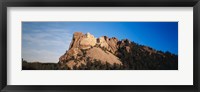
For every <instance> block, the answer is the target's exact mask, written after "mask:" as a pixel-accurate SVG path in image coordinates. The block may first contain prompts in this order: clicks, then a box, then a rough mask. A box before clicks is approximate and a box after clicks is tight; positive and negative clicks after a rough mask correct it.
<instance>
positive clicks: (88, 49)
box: [58, 32, 178, 70]
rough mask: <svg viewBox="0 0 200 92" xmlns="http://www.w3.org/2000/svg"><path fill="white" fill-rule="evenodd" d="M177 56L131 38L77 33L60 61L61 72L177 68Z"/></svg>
mask: <svg viewBox="0 0 200 92" xmlns="http://www.w3.org/2000/svg"><path fill="white" fill-rule="evenodd" d="M177 61H178V56H177V55H174V54H171V53H169V52H167V53H164V52H162V51H157V50H155V49H153V48H150V47H148V46H144V45H138V44H137V43H134V42H131V41H129V40H128V39H124V40H118V39H117V38H115V37H112V38H109V37H107V36H102V37H99V38H95V37H94V36H93V35H92V34H90V33H86V34H83V33H81V32H75V33H74V34H73V39H72V42H71V44H70V47H69V49H68V51H66V53H64V54H63V55H62V56H61V57H60V58H59V63H58V64H59V67H60V69H65V68H67V69H89V70H95V69H126V70H127V69H136V70H142V69H147V70H148V69H153V70H155V69H177V66H178V62H177Z"/></svg>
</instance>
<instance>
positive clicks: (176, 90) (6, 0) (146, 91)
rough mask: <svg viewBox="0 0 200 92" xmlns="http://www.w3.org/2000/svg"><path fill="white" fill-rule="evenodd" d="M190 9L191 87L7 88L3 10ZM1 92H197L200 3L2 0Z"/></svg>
mask: <svg viewBox="0 0 200 92" xmlns="http://www.w3.org/2000/svg"><path fill="white" fill-rule="evenodd" d="M69 6H70V7H105V6H106V7H193V29H194V30H193V43H194V45H193V46H194V47H193V48H194V50H193V53H194V56H193V57H194V60H193V61H194V68H193V71H194V75H193V76H194V78H193V83H194V85H184V86H181V85H133V86H131V85H118V86H116V85H109V86H108V85H87V86H84V85H77V86H73V85H67V86H60V85H53V86H48V85H43V86H39V85H20V86H19V85H7V7H69ZM0 16H1V17H0V28H1V29H0V39H1V40H0V44H1V45H0V74H1V75H0V90H1V92H35V91H37V92H49V91H50V92H54V91H55V92H59V91H60V92H62V91H68V92H70V91H71V92H84V91H85V92H86V91H87V92H88V91H91V92H93V91H97V92H100V91H103V92H110V91H111V92H112V91H113V92H114V91H115V92H160V91H162V92H200V86H199V83H200V79H199V78H200V73H199V71H200V70H199V69H200V68H199V67H200V65H199V57H198V55H199V52H200V50H199V46H200V45H199V43H200V42H199V40H198V39H200V38H199V36H200V32H199V31H200V17H199V16H200V0H95V1H94V0H2V1H0Z"/></svg>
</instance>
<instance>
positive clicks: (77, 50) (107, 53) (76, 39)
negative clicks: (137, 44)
mask: <svg viewBox="0 0 200 92" xmlns="http://www.w3.org/2000/svg"><path fill="white" fill-rule="evenodd" d="M117 42H118V40H117V39H116V38H108V37H106V36H102V37H100V38H97V39H96V38H95V37H94V36H93V35H91V34H90V33H87V34H83V33H81V32H75V33H74V34H73V40H72V42H71V44H70V47H69V50H68V51H67V52H66V53H65V54H64V55H62V56H61V57H60V58H59V63H60V65H61V68H63V67H65V66H66V65H67V66H68V68H70V69H73V67H74V66H76V67H79V66H80V65H81V64H84V65H86V63H87V61H88V59H89V60H90V61H92V62H93V61H94V60H99V61H100V62H101V63H102V64H106V62H107V63H109V64H111V65H113V64H114V63H116V64H120V65H121V64H122V63H121V61H120V60H119V58H118V57H116V56H115V55H114V54H113V53H115V52H116V51H117V48H118V46H117Z"/></svg>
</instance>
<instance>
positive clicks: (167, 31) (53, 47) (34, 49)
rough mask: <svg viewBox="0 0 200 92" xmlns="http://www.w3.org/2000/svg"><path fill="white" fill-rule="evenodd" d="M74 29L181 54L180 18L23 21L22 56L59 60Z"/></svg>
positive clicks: (43, 60)
mask: <svg viewBox="0 0 200 92" xmlns="http://www.w3.org/2000/svg"><path fill="white" fill-rule="evenodd" d="M74 32H83V33H87V32H89V33H91V34H93V35H94V36H95V37H96V38H98V37H101V36H108V37H116V38H118V39H119V40H121V39H129V40H131V41H134V42H136V43H139V44H141V45H147V46H150V47H152V48H154V49H156V50H161V51H164V52H165V51H170V52H171V53H174V54H178V22H22V58H24V59H25V60H28V61H29V62H33V61H40V62H54V63H57V62H58V59H59V57H60V56H61V55H62V54H64V53H65V51H66V50H68V48H69V44H70V42H71V39H72V37H73V33H74Z"/></svg>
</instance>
